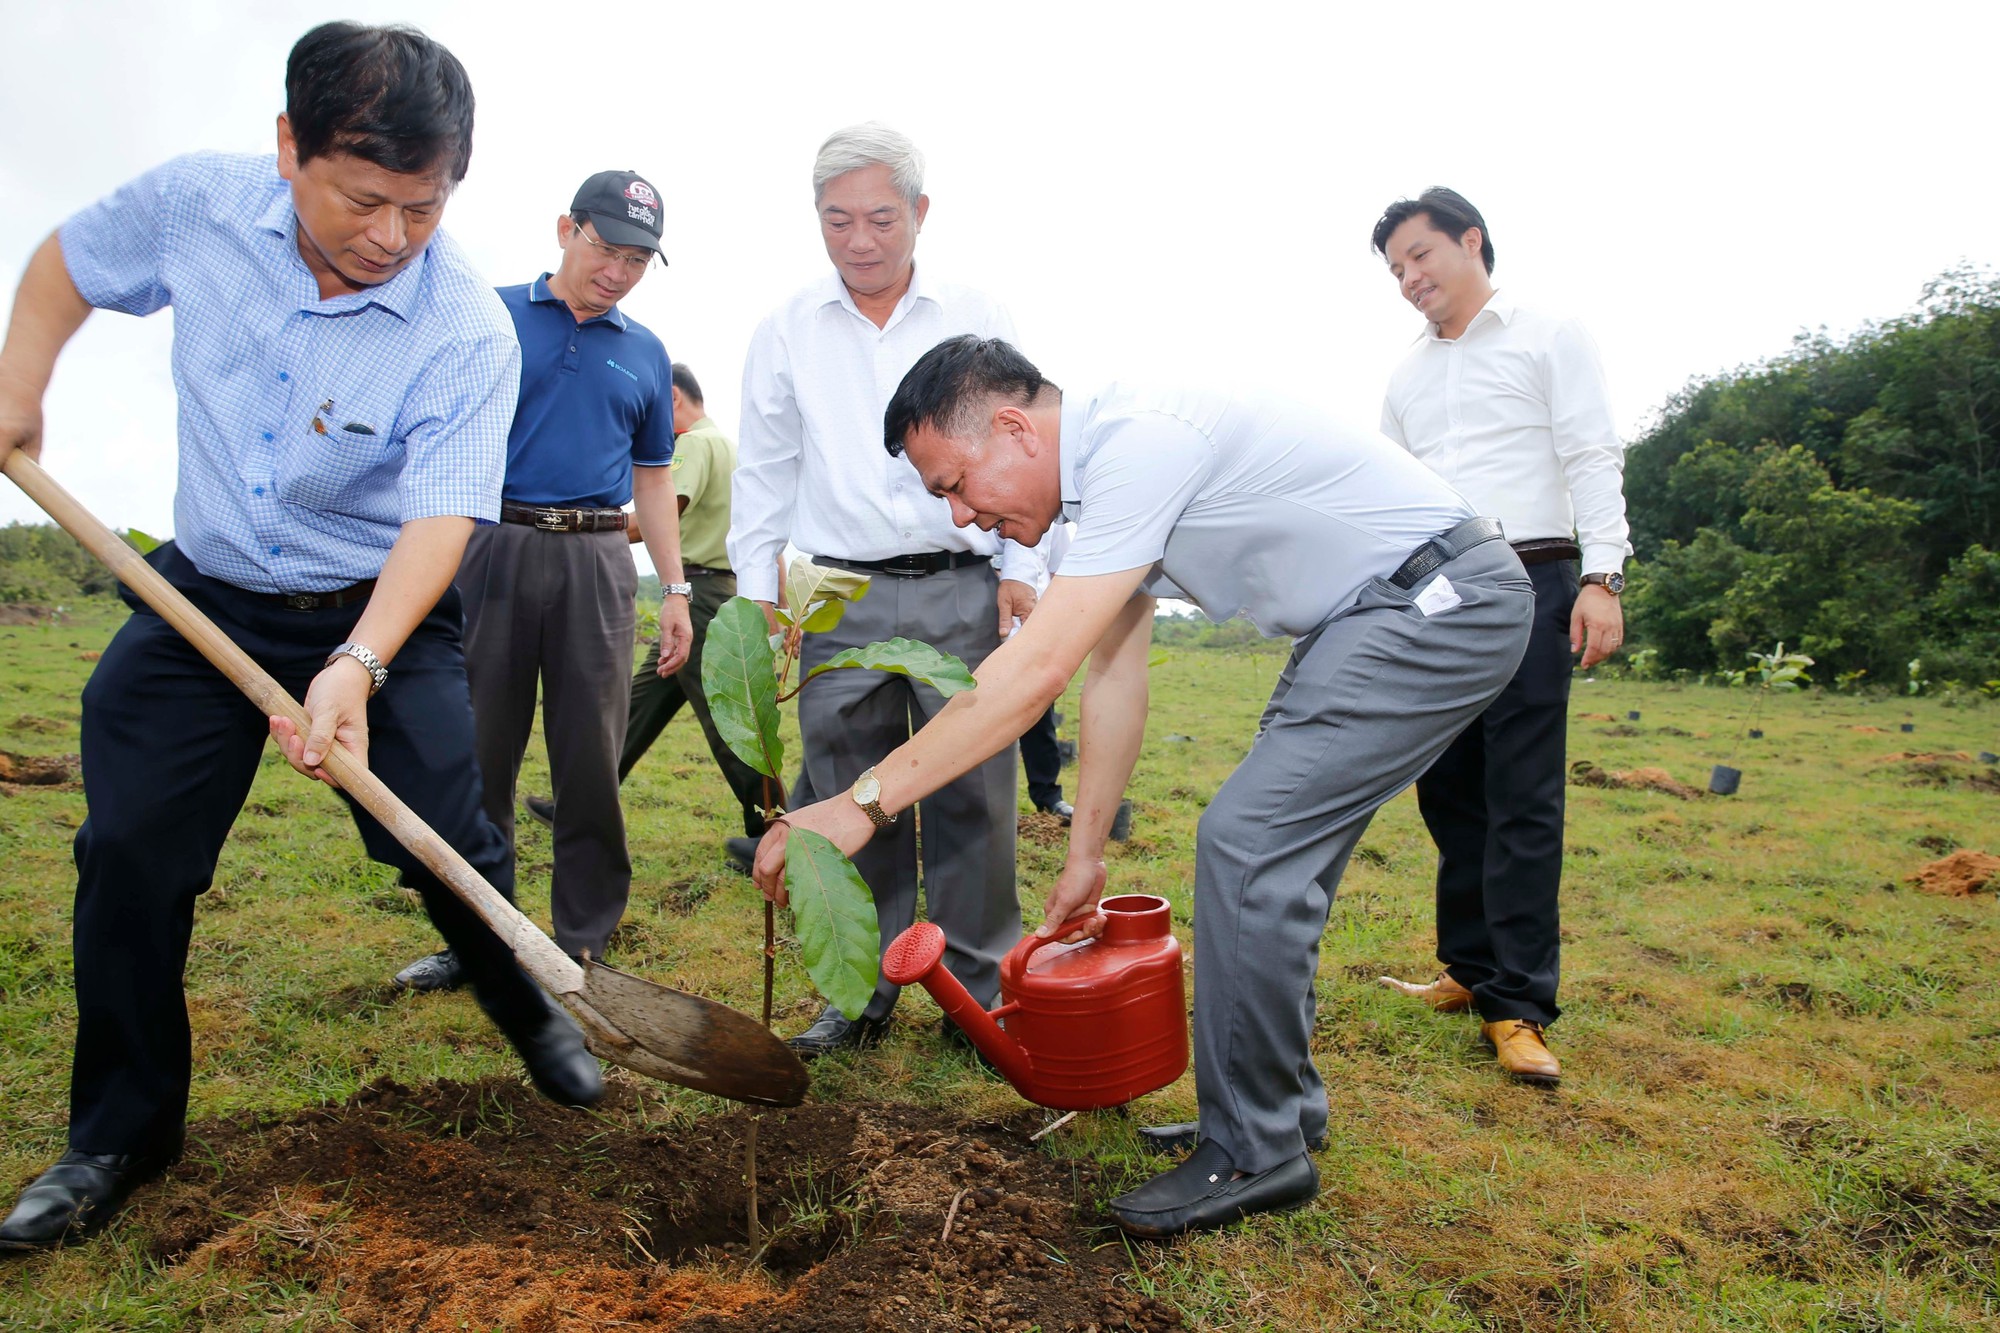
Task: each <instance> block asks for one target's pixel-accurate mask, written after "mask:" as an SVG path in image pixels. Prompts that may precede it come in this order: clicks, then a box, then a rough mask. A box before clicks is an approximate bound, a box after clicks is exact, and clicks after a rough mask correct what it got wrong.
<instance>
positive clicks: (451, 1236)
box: [126, 1080, 1180, 1333]
mask: <svg viewBox="0 0 2000 1333" xmlns="http://www.w3.org/2000/svg"><path fill="white" fill-rule="evenodd" d="M657 1111H658V1108H657V1107H653V1108H651V1112H650V1113H649V1111H648V1108H647V1107H645V1106H642V1105H641V1104H640V1101H639V1099H638V1096H637V1095H636V1094H635V1093H634V1092H633V1091H632V1090H631V1089H630V1087H629V1086H622V1085H621V1086H617V1087H614V1089H613V1093H612V1096H611V1097H610V1098H609V1099H607V1105H606V1106H605V1107H601V1108H599V1111H598V1113H596V1114H593V1115H580V1114H578V1113H576V1112H573V1111H565V1110H564V1109H562V1108H560V1107H557V1106H554V1105H552V1104H551V1103H549V1102H546V1101H544V1100H542V1099H541V1098H539V1097H538V1096H536V1095H535V1094H534V1093H533V1092H532V1091H531V1090H529V1089H528V1088H526V1087H525V1086H522V1085H520V1084H517V1083H514V1082H511V1081H505V1080H488V1081H484V1082H481V1083H478V1084H473V1085H461V1084H455V1083H440V1084H436V1085H433V1086H428V1087H424V1088H417V1089H411V1088H406V1087H403V1086H401V1085H399V1084H396V1083H393V1082H389V1081H387V1080H382V1081H378V1082H377V1083H375V1084H372V1085H371V1086H369V1087H367V1088H365V1089H363V1090H362V1091H361V1092H359V1093H357V1094H356V1095H355V1096H354V1097H353V1098H352V1099H351V1100H349V1101H348V1102H346V1103H345V1104H343V1105H339V1106H329V1107H324V1108H319V1109H315V1110H311V1111H306V1112H302V1113H300V1114H297V1115H294V1116H290V1117H288V1118H285V1119H282V1120H277V1121H260V1120H257V1119H254V1118H248V1117H240V1118H237V1119H234V1120H230V1121H225V1122H209V1123H205V1124H202V1125H199V1126H196V1127H195V1129H194V1130H193V1132H192V1136H191V1143H190V1152H189V1154H188V1158H187V1160H185V1161H184V1162H183V1163H182V1164H181V1165H180V1166H178V1167H176V1168H175V1170H174V1172H173V1174H172V1176H171V1177H170V1178H169V1180H168V1181H167V1182H166V1183H165V1184H164V1185H163V1186H162V1187H161V1188H160V1189H158V1190H157V1191H147V1192H146V1193H145V1194H142V1195H141V1196H140V1203H139V1205H138V1207H137V1209H136V1210H135V1212H134V1215H133V1216H132V1217H131V1218H129V1219H128V1220H127V1222H126V1225H127V1226H135V1227H140V1228H144V1229H146V1230H147V1231H149V1232H150V1233H151V1244H150V1250H151V1255H152V1258H153V1259H154V1260H155V1261H156V1262H159V1263H162V1264H167V1265H174V1266H192V1267H195V1268H198V1269H201V1270H203V1271H207V1272H210V1273H216V1272H228V1273H236V1274H238V1275H240V1276H241V1277H243V1278H244V1279H245V1280H246V1281H247V1280H256V1279H271V1278H283V1279H285V1280H287V1281H292V1282H300V1283H306V1284H309V1285H312V1286H314V1287H317V1288H318V1289H319V1290H321V1291H322V1292H337V1293H338V1295H337V1299H338V1300H339V1303H340V1313H341V1315H342V1316H343V1317H344V1318H345V1319H347V1320H348V1321H350V1322H351V1323H352V1325H353V1326H354V1327H355V1328H357V1329H361V1330H366V1331H370V1333H390V1331H391V1330H393V1331H394V1333H422V1331H424V1330H439V1331H441V1330H446V1329H461V1328H467V1327H472V1328H503V1329H510V1330H523V1331H526V1330H534V1333H581V1330H585V1329H591V1330H595V1329H600V1328H604V1327H610V1326H618V1325H621V1324H622V1325H633V1326H638V1327H644V1328H650V1329H685V1330H690V1331H692V1330H700V1331H701V1333H780V1331H781V1330H783V1331H787V1333H789V1331H792V1330H797V1331H799V1333H803V1331H804V1330H809V1329H810V1330H818V1331H822V1333H860V1331H861V1330H868V1331H869V1333H876V1331H878V1330H881V1331H887V1330H896V1331H897V1333H903V1331H908V1333H917V1331H918V1330H939V1331H945V1330H950V1331H954V1333H955V1331H957V1330H974V1329H978V1330H987V1329H996V1330H1015V1329H1020V1330H1026V1329H1030V1328H1035V1327H1039V1328H1042V1329H1058V1328H1062V1329H1083V1328H1090V1327H1095V1328H1097V1329H1100V1330H1107V1331H1108V1330H1112V1329H1128V1330H1147V1331H1149V1333H1150V1331H1152V1330H1163V1329H1169V1328H1176V1327H1178V1326H1179V1323H1180V1319H1179V1315H1178V1314H1177V1313H1176V1312H1175V1311H1173V1310H1172V1309H1171V1308H1169V1307H1166V1306H1162V1305H1159V1304H1157V1303H1155V1302H1153V1301H1152V1300H1150V1299H1149V1298H1146V1297H1144V1296H1142V1295H1140V1294H1139V1293H1138V1292H1136V1291H1134V1290H1131V1289H1130V1288H1128V1287H1127V1286H1126V1285H1125V1283H1124V1274H1125V1272H1126V1269H1127V1265H1126V1262H1125V1260H1124V1256H1123V1250H1122V1247H1121V1246H1120V1245H1118V1244H1117V1243H1116V1241H1115V1240H1113V1239H1112V1237H1113V1235H1114V1234H1115V1233H1111V1232H1108V1231H1106V1230H1104V1229H1103V1226H1102V1223H1101V1221H1100V1219H1099V1216H1098V1208H1097V1204H1096V1202H1095V1200H1096V1197H1097V1194H1098V1191H1097V1190H1096V1184H1097V1181H1096V1173H1095V1168H1094V1167H1093V1166H1092V1165H1091V1164H1089V1163H1082V1162H1064V1161H1058V1160H1057V1159H1055V1158H1053V1157H1050V1156H1047V1155H1045V1154H1044V1153H1043V1152H1041V1151H1040V1150H1039V1149H1037V1148H1036V1147H1035V1146H1034V1145H1033V1144H1031V1143H1030V1142H1029V1139H1028V1135H1029V1134H1030V1133H1031V1132H1033V1131H1034V1129H1035V1128H1037V1126H1038V1124H1039V1120H1040V1117H1038V1116H1037V1115H1036V1114H1035V1113H1033V1112H1029V1111H1023V1112H1022V1113H1021V1114H1019V1115H1017V1116H1013V1117H1010V1118H1008V1119H1006V1120H999V1121H994V1120H984V1121H970V1122H967V1121H961V1120H958V1119H955V1118H954V1117H953V1116H951V1115H950V1114H948V1113H946V1112H942V1111H931V1110H924V1109H920V1108H915V1107H910V1106H900V1105H888V1104H877V1103H862V1104H844V1105H807V1106H802V1107H796V1108H793V1109H791V1110H788V1111H765V1112H763V1113H761V1119H760V1121H759V1124H760V1129H759V1135H758V1137H759V1142H758V1159H757V1160H758V1173H757V1174H758V1181H759V1195H760V1198H761V1200H762V1202H763V1220H764V1228H765V1233H764V1244H763V1247H762V1252H761V1256H760V1261H759V1262H757V1263H751V1262H750V1259H751V1258H752V1256H750V1255H748V1254H747V1253H746V1246H745V1244H744V1229H745V1220H744V1213H745V1203H746V1191H745V1189H744V1187H743V1182H742V1161H743V1153H742V1144H743V1136H744V1132H745V1129H746V1127H747V1126H748V1124H749V1121H750V1112H748V1111H747V1110H737V1111H733V1112H729V1113H727V1114H722V1115H718V1116H714V1117H710V1118H706V1119H700V1120H682V1121H680V1122H677V1123H667V1122H663V1121H661V1120H660V1119H658V1118H657ZM954 1210H955V1213H954ZM948 1215H950V1216H951V1222H952V1225H951V1228H950V1235H949V1237H948V1239H947V1238H944V1233H945V1229H946V1218H947V1216H948ZM1098 1246H1103V1247H1104V1248H1102V1249H1099V1248H1095V1247H1098Z"/></svg>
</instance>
